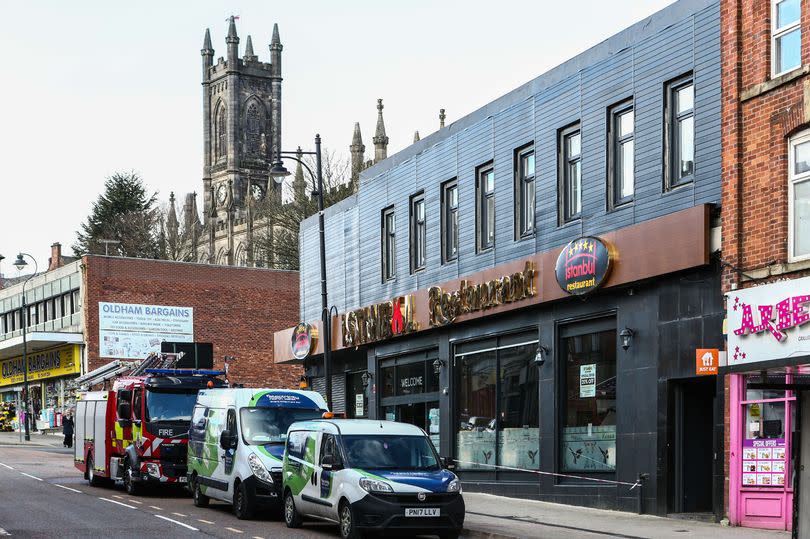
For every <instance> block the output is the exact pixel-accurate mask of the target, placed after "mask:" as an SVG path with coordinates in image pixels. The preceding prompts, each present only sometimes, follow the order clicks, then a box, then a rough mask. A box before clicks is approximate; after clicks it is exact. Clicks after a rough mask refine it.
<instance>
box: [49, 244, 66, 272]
mask: <svg viewBox="0 0 810 539" xmlns="http://www.w3.org/2000/svg"><path fill="white" fill-rule="evenodd" d="M64 265H65V262H64V260H62V244H61V243H59V242H56V243H54V244H53V245H51V258H49V259H48V271H51V270H55V269H56V268H61V267H62V266H64Z"/></svg>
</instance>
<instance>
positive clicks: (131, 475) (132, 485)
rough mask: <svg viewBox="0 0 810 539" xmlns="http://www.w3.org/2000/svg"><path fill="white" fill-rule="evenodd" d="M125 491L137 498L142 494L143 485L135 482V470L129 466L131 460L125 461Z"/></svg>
mask: <svg viewBox="0 0 810 539" xmlns="http://www.w3.org/2000/svg"><path fill="white" fill-rule="evenodd" d="M124 490H126V491H127V494H129V495H130V496H137V495H138V494H140V493H141V485H139V484H138V482H137V481H135V470H133V469H132V466H130V464H129V459H125V460H124Z"/></svg>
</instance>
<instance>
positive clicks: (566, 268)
mask: <svg viewBox="0 0 810 539" xmlns="http://www.w3.org/2000/svg"><path fill="white" fill-rule="evenodd" d="M555 272H556V274H557V283H558V284H559V285H560V288H562V289H563V290H564V291H566V292H568V293H569V294H574V295H576V296H580V295H583V294H587V293H589V292H593V291H594V290H596V289H597V288H599V285H601V284H602V283H603V282H604V281H605V279H607V276H608V272H610V250H609V249H608V247H607V245H605V244H604V243H603V242H602V240H600V239H599V238H592V237H585V238H580V239H578V240H574V241H572V242H571V243H569V244H568V245H566V246H565V249H563V250H562V251H561V252H560V255H559V256H558V257H557V266H556V268H555Z"/></svg>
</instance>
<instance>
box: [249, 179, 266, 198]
mask: <svg viewBox="0 0 810 539" xmlns="http://www.w3.org/2000/svg"><path fill="white" fill-rule="evenodd" d="M250 194H251V195H252V196H253V200H255V201H256V202H259V201H260V200H261V199H263V198H264V189H262V186H261V185H257V184H255V183H254V184H253V185H251V186H250Z"/></svg>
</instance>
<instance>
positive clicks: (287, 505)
mask: <svg viewBox="0 0 810 539" xmlns="http://www.w3.org/2000/svg"><path fill="white" fill-rule="evenodd" d="M284 523H285V524H286V525H287V527H288V528H300V527H301V523H302V519H301V515H299V514H298V510H297V509H296V508H295V500H294V499H293V495H292V492H290V491H289V490H288V491H287V493H286V494H285V495H284Z"/></svg>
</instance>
